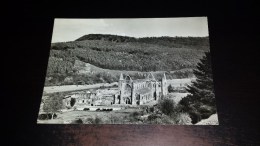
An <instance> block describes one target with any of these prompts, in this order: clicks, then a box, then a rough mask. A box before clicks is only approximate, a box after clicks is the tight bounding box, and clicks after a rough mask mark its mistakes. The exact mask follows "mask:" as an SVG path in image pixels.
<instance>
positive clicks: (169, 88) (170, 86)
mask: <svg viewBox="0 0 260 146" xmlns="http://www.w3.org/2000/svg"><path fill="white" fill-rule="evenodd" d="M168 92H169V93H171V92H174V87H173V86H172V85H169V86H168Z"/></svg>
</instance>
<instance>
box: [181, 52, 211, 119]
mask: <svg viewBox="0 0 260 146" xmlns="http://www.w3.org/2000/svg"><path fill="white" fill-rule="evenodd" d="M193 73H194V75H195V76H196V80H195V81H193V82H192V83H191V85H188V86H187V87H186V90H187V91H188V92H189V93H190V94H189V95H188V96H186V97H184V98H183V99H182V100H181V101H180V105H181V106H182V110H183V111H185V112H188V113H189V114H190V116H191V114H192V112H195V113H197V114H198V116H202V117H204V118H207V117H208V116H209V115H210V114H213V113H214V112H216V105H215V94H214V88H213V77H212V68H211V57H210V52H206V53H205V56H204V57H203V58H202V59H201V60H200V62H199V63H198V64H197V66H196V69H194V70H193ZM204 114H207V115H206V116H205V115H204ZM191 117H192V116H191ZM193 117H194V116H193ZM194 119H195V118H193V123H194ZM196 121H197V120H196Z"/></svg>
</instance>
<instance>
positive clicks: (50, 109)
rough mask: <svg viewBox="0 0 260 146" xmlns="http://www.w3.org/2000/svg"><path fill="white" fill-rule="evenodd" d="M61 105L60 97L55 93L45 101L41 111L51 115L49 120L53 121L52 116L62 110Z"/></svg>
mask: <svg viewBox="0 0 260 146" xmlns="http://www.w3.org/2000/svg"><path fill="white" fill-rule="evenodd" d="M62 105H63V104H62V95H61V94H60V93H56V94H53V95H52V96H49V98H47V99H45V101H44V105H43V111H44V112H46V113H51V114H52V117H51V119H53V116H54V114H55V113H56V112H58V110H60V109H61V108H62Z"/></svg>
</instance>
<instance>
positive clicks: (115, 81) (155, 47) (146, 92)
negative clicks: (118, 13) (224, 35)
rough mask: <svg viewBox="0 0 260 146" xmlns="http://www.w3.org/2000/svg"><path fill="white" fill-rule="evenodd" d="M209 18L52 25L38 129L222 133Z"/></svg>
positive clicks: (78, 21) (57, 21)
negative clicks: (213, 129) (182, 128)
mask: <svg viewBox="0 0 260 146" xmlns="http://www.w3.org/2000/svg"><path fill="white" fill-rule="evenodd" d="M209 40H210V36H209V31H208V20H207V17H178V18H124V19H121V18H120V19H119V18H116V19H112V18H111V19H82V18H81V19H69V18H56V19H55V20H54V26H53V32H52V42H51V48H50V53H49V60H48V67H47V71H46V78H45V83H44V89H43V93H42V100H41V105H40V109H39V114H38V119H37V123H38V124H160V125H219V122H218V115H217V107H216V98H217V97H215V93H214V84H213V83H214V82H213V76H214V75H213V73H212V64H211V54H210V43H209Z"/></svg>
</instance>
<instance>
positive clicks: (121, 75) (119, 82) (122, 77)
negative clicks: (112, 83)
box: [118, 73, 124, 104]
mask: <svg viewBox="0 0 260 146" xmlns="http://www.w3.org/2000/svg"><path fill="white" fill-rule="evenodd" d="M123 82H124V76H123V74H122V73H121V74H120V78H119V81H118V89H119V91H120V93H119V94H120V101H119V104H121V103H122V102H123V101H122V96H123Z"/></svg>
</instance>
